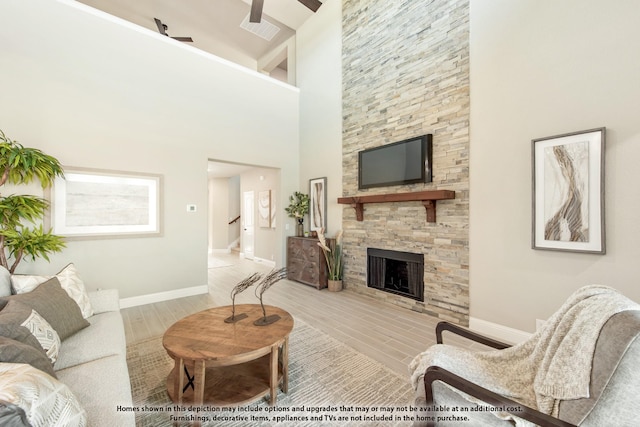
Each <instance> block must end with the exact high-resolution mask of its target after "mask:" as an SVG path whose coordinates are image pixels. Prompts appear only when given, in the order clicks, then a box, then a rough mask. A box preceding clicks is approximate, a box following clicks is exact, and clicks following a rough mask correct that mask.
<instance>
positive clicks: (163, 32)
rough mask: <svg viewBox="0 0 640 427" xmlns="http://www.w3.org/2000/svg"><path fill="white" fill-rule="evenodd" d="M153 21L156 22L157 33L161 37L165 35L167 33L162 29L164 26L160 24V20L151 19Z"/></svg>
mask: <svg viewBox="0 0 640 427" xmlns="http://www.w3.org/2000/svg"><path fill="white" fill-rule="evenodd" d="M153 20H154V21H156V25H157V26H158V31H159V32H160V34H162V35H163V36H166V35H167V32H166V31H165V29H164V24H163V23H162V21H161V20H159V19H158V18H153Z"/></svg>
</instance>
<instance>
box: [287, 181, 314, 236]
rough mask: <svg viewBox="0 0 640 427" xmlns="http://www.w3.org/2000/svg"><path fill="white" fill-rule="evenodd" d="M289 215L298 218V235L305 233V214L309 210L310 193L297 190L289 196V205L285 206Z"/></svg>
mask: <svg viewBox="0 0 640 427" xmlns="http://www.w3.org/2000/svg"><path fill="white" fill-rule="evenodd" d="M284 210H285V211H286V212H287V213H288V214H289V217H291V218H295V219H297V220H298V224H297V225H296V236H298V237H302V236H303V235H304V216H305V215H306V214H307V213H308V212H309V195H308V194H304V193H300V192H299V191H296V192H295V193H293V194H292V195H291V196H289V206H287V207H286V208H284Z"/></svg>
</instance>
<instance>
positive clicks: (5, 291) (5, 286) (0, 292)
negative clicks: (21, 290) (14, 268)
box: [0, 265, 11, 297]
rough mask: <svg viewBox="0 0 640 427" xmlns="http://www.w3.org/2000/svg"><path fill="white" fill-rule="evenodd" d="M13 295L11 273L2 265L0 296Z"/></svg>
mask: <svg viewBox="0 0 640 427" xmlns="http://www.w3.org/2000/svg"><path fill="white" fill-rule="evenodd" d="M9 295H11V273H9V270H7V269H6V268H4V267H3V266H1V265H0V297H6V296H9Z"/></svg>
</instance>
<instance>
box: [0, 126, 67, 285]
mask: <svg viewBox="0 0 640 427" xmlns="http://www.w3.org/2000/svg"><path fill="white" fill-rule="evenodd" d="M58 176H63V171H62V166H61V165H60V162H58V160H57V159H55V158H54V157H52V156H49V155H47V154H45V153H43V152H42V151H40V150H37V149H35V148H27V147H23V146H22V145H21V144H19V143H17V142H16V141H12V140H11V139H9V138H7V137H6V136H5V134H4V132H2V131H1V130H0V186H2V185H4V184H7V183H9V184H13V185H20V184H29V183H30V182H32V181H34V180H38V181H40V184H41V185H42V188H43V189H44V188H48V187H51V186H52V185H53V181H54V179H55V178H56V177H58ZM48 207H49V203H48V202H47V201H46V200H45V199H43V198H41V197H37V196H32V195H16V194H12V195H9V196H3V195H0V265H1V266H3V267H5V268H6V269H7V270H9V271H10V272H11V273H12V274H13V273H14V272H15V269H16V267H17V266H18V264H19V263H20V261H21V260H22V259H24V257H28V258H31V259H32V260H35V259H36V258H44V259H46V260H47V261H48V260H49V254H51V253H55V252H60V251H61V250H62V249H63V248H64V247H65V243H64V240H63V238H62V237H60V236H56V235H54V234H52V232H51V230H48V231H45V230H44V227H43V226H42V223H41V221H42V219H43V217H44V214H45V211H46V210H47V208H48ZM25 223H31V224H34V227H28V226H27V225H25ZM11 259H12V260H13V261H12V263H11V265H10V264H9V260H11Z"/></svg>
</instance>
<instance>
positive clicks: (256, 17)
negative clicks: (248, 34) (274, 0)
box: [249, 0, 322, 23]
mask: <svg viewBox="0 0 640 427" xmlns="http://www.w3.org/2000/svg"><path fill="white" fill-rule="evenodd" d="M298 1H299V2H300V3H302V4H303V5H305V6H307V7H308V8H309V9H311V10H312V11H314V12H317V10H318V9H319V8H320V6H322V2H320V1H319V0H298ZM263 4H264V0H253V1H252V2H251V14H250V16H249V22H254V23H260V21H261V20H262V6H263Z"/></svg>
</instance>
